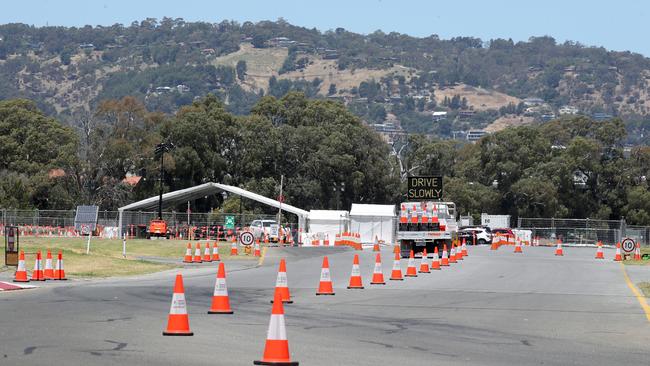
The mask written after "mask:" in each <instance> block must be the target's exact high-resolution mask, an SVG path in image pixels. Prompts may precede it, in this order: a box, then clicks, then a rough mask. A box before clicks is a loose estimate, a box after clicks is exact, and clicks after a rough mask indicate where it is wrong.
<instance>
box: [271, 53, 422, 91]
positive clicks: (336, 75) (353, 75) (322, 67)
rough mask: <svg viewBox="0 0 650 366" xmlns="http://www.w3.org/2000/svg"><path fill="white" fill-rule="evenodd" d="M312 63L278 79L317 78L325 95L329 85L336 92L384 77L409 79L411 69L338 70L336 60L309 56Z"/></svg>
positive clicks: (395, 67) (396, 67)
mask: <svg viewBox="0 0 650 366" xmlns="http://www.w3.org/2000/svg"><path fill="white" fill-rule="evenodd" d="M309 59H310V61H311V62H312V63H311V64H310V65H309V66H307V67H306V68H305V69H304V70H300V71H292V72H289V73H286V74H283V75H280V76H279V78H280V79H291V80H300V79H305V80H313V79H315V78H319V79H321V80H323V82H322V83H321V85H320V94H323V95H327V92H328V90H329V86H330V84H335V85H336V89H337V90H343V89H347V90H350V89H352V88H353V87H358V86H359V84H361V82H362V81H367V80H370V79H375V80H376V81H377V82H379V80H380V79H381V78H382V77H384V76H386V75H390V74H393V75H396V76H397V75H402V76H404V77H406V78H407V79H409V78H410V76H409V71H411V69H409V68H407V67H404V66H400V65H397V66H393V67H391V68H389V69H381V70H380V69H345V70H339V69H338V64H337V61H336V60H322V59H320V58H317V57H314V56H310V57H309Z"/></svg>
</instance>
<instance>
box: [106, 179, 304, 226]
mask: <svg viewBox="0 0 650 366" xmlns="http://www.w3.org/2000/svg"><path fill="white" fill-rule="evenodd" d="M222 191H226V192H230V193H232V194H236V195H239V196H241V197H244V198H248V199H251V200H254V201H257V202H260V203H263V204H265V205H269V206H271V207H275V208H282V211H287V212H290V213H292V214H295V215H297V216H298V228H303V227H304V226H305V221H306V219H307V216H308V215H309V212H307V211H305V210H302V209H299V208H297V207H294V206H291V205H287V204H286V203H281V202H280V201H276V200H274V199H271V198H268V197H264V196H262V195H259V194H257V193H253V192H250V191H247V190H245V189H242V188H239V187H234V186H229V185H226V184H220V183H212V182H210V183H204V184H201V185H198V186H195V187H190V188H185V189H181V190H178V191H173V192H169V193H165V194H163V196H162V200H163V208H165V207H170V206H171V207H174V206H176V205H178V204H180V203H183V202H187V201H191V200H194V199H197V198H201V197H205V196H209V195H213V194H217V193H220V192H222ZM158 200H159V197H158V196H154V197H150V198H147V199H144V200H142V201H138V202H134V203H131V204H129V205H126V206H124V207H120V208H119V209H118V211H119V233H120V237H121V236H122V216H123V214H124V211H136V210H140V211H142V210H155V209H156V208H157V207H158Z"/></svg>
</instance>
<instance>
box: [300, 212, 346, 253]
mask: <svg viewBox="0 0 650 366" xmlns="http://www.w3.org/2000/svg"><path fill="white" fill-rule="evenodd" d="M349 223H350V213H349V212H348V211H335V210H311V211H309V236H310V239H327V238H328V237H329V239H330V241H331V244H332V245H333V244H334V239H335V238H336V234H340V233H342V232H344V231H346V230H347V228H348V225H349Z"/></svg>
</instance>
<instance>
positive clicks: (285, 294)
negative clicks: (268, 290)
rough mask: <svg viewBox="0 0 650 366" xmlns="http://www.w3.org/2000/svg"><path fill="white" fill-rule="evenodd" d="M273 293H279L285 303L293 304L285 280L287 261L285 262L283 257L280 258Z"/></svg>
mask: <svg viewBox="0 0 650 366" xmlns="http://www.w3.org/2000/svg"><path fill="white" fill-rule="evenodd" d="M275 293H276V294H280V295H281V298H282V302H284V303H285V304H293V301H292V300H291V294H290V293H289V285H288V281H287V263H286V262H285V260H284V258H282V259H280V268H279V269H278V277H277V279H276V281H275Z"/></svg>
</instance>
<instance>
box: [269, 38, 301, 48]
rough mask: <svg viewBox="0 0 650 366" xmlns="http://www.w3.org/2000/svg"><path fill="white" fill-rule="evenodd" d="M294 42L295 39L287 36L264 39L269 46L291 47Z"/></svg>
mask: <svg viewBox="0 0 650 366" xmlns="http://www.w3.org/2000/svg"><path fill="white" fill-rule="evenodd" d="M296 43H297V42H296V41H293V40H291V39H289V38H287V37H275V38H271V39H269V40H268V41H266V44H267V45H268V46H269V47H291V46H293V45H295V44H296Z"/></svg>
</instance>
